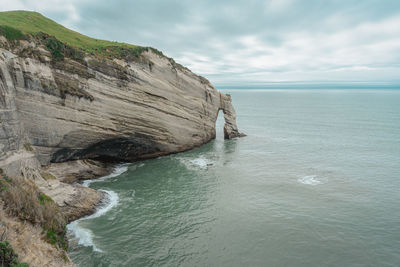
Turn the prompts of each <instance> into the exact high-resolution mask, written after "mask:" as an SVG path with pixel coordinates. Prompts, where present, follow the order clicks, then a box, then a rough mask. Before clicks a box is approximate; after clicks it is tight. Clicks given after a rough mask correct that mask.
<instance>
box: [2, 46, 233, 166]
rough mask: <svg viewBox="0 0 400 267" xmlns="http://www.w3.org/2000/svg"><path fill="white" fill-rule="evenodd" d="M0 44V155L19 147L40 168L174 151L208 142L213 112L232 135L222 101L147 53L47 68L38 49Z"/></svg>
mask: <svg viewBox="0 0 400 267" xmlns="http://www.w3.org/2000/svg"><path fill="white" fill-rule="evenodd" d="M1 42H2V43H3V45H2V46H3V47H4V48H8V50H6V49H0V119H1V126H0V155H2V154H3V155H4V153H6V152H7V151H10V150H17V149H20V148H23V147H24V146H25V148H26V149H28V150H30V149H32V150H33V151H34V153H35V154H36V156H37V158H38V159H39V161H40V163H41V164H42V165H47V164H49V163H51V162H64V161H69V160H77V159H97V160H101V161H135V160H139V159H145V158H150V157H156V156H160V155H165V154H169V153H176V152H181V151H185V150H188V149H192V148H194V147H197V146H200V145H202V144H204V143H206V142H208V141H210V140H211V139H213V138H215V122H216V119H217V115H218V111H219V110H222V111H223V112H224V114H225V120H226V124H225V138H233V137H237V136H240V134H239V132H238V129H237V126H236V121H235V120H236V118H235V111H234V109H233V107H232V104H231V98H230V97H229V96H227V95H224V94H222V93H219V92H218V91H217V90H216V89H215V88H214V87H213V86H212V85H211V84H210V83H209V82H208V81H207V80H206V79H204V78H202V77H200V76H197V75H195V74H194V73H192V72H191V71H190V70H188V69H187V68H184V67H182V66H180V65H179V64H176V63H175V62H174V61H173V60H171V59H169V58H167V57H165V56H163V55H160V54H159V53H156V52H155V51H153V50H152V49H148V50H147V51H145V52H143V53H142V54H141V55H140V58H139V59H136V60H128V59H126V60H124V59H114V60H110V59H99V58H96V57H94V56H86V57H85V58H84V59H83V60H79V61H78V60H73V59H70V58H65V59H64V60H63V61H56V62H54V60H53V59H52V58H51V54H50V52H48V51H47V50H46V49H44V48H43V47H42V46H41V45H40V43H36V42H34V41H26V40H21V41H19V44H18V45H17V46H13V47H12V46H11V45H9V44H7V41H6V40H5V39H4V38H3V39H2V40H1ZM10 47H12V49H10ZM26 51H30V52H29V53H28V52H26Z"/></svg>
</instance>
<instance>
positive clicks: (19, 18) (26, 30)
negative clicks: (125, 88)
mask: <svg viewBox="0 0 400 267" xmlns="http://www.w3.org/2000/svg"><path fill="white" fill-rule="evenodd" d="M15 30H17V31H15ZM18 31H20V33H22V34H25V35H27V34H30V35H37V34H40V33H45V34H47V35H49V36H54V37H55V38H57V40H59V41H61V42H62V43H64V44H66V45H68V46H71V47H73V48H78V49H81V50H83V51H85V52H88V53H92V54H94V55H104V56H113V57H117V56H129V55H130V56H136V57H138V56H139V55H140V54H141V53H142V52H143V51H145V50H147V49H149V47H142V46H136V45H130V44H126V43H118V42H111V41H105V40H99V39H94V38H90V37H88V36H86V35H83V34H80V33H78V32H75V31H72V30H70V29H67V28H65V27H64V26H62V25H60V24H58V23H56V22H55V21H53V20H51V19H48V18H46V17H45V16H43V15H41V14H40V13H37V12H31V11H6V12H0V35H4V36H6V38H7V39H9V40H10V39H11V40H14V39H21V36H20V33H19V32H18ZM9 37H10V38H9ZM150 49H153V48H150ZM153 50H154V51H155V52H156V53H160V54H162V53H161V52H159V51H157V50H156V49H153Z"/></svg>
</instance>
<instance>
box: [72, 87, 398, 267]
mask: <svg viewBox="0 0 400 267" xmlns="http://www.w3.org/2000/svg"><path fill="white" fill-rule="evenodd" d="M224 92H229V93H231V95H232V98H233V104H234V106H235V108H236V111H237V114H238V125H239V127H240V129H241V130H242V131H243V132H245V133H246V134H248V136H247V137H246V138H242V139H235V140H228V141H224V140H223V139H222V138H223V134H222V131H221V130H222V125H223V119H222V118H221V119H219V120H218V137H217V139H216V140H215V141H213V142H211V143H209V144H207V145H205V146H203V147H201V148H199V149H196V150H193V151H189V152H187V153H182V154H177V155H171V156H166V157H162V158H158V159H154V160H148V161H144V162H137V163H133V164H130V165H125V166H121V167H120V168H119V171H120V172H123V171H124V170H125V169H127V171H126V172H123V173H122V174H120V175H119V176H115V177H108V178H107V179H104V181H99V182H96V183H92V184H91V185H90V186H91V187H93V188H97V189H103V190H107V191H108V192H111V193H114V194H115V195H112V196H111V202H110V204H108V208H109V210H108V211H107V210H105V211H107V212H104V214H101V213H100V214H98V215H99V216H93V217H92V218H89V219H86V220H81V221H78V222H77V223H76V224H75V225H73V226H71V225H70V227H69V229H70V233H69V235H70V240H71V241H70V242H71V249H70V255H71V257H72V260H73V261H74V262H75V263H76V264H77V265H79V266H308V267H309V266H400V90H265V91H262V90H260V91H258V90H231V91H229V90H224ZM75 235H77V236H78V238H77V237H76V236H75Z"/></svg>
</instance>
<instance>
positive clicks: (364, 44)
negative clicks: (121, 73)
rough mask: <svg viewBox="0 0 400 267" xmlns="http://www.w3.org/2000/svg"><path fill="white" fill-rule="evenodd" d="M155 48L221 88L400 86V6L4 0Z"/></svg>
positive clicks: (246, 0)
mask: <svg viewBox="0 0 400 267" xmlns="http://www.w3.org/2000/svg"><path fill="white" fill-rule="evenodd" d="M21 9H24V10H33V11H37V12H40V13H42V14H43V15H45V16H47V17H49V18H51V19H53V20H55V21H57V22H58V23H60V24H63V25H64V26H66V27H68V28H70V29H73V30H76V31H78V32H80V33H83V34H85V35H88V36H91V37H95V38H100V39H106V40H112V41H119V42H126V43H131V44H136V45H143V46H152V47H155V48H157V49H159V50H161V51H163V53H164V54H166V55H168V56H170V57H173V58H174V59H175V60H176V61H177V62H179V63H181V64H182V65H185V66H187V67H188V68H190V69H191V70H192V71H194V72H195V73H197V74H200V75H203V76H205V77H206V78H208V79H209V80H210V81H211V82H212V83H214V84H215V85H240V84H267V83H282V82H283V83H378V84H379V83H395V84H400V0H218V1H215V0H196V1H195V0H190V1H189V0H113V1H110V0H0V10H2V11H5V10H21Z"/></svg>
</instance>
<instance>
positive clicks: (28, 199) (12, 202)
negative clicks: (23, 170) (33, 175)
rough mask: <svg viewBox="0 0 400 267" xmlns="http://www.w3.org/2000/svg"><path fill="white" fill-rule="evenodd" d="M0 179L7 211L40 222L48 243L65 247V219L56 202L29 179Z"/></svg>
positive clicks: (24, 218) (35, 222) (0, 193)
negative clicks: (3, 188)
mask: <svg viewBox="0 0 400 267" xmlns="http://www.w3.org/2000/svg"><path fill="white" fill-rule="evenodd" d="M0 181H1V184H2V185H3V186H4V187H6V190H2V191H1V192H0V195H1V197H2V198H3V201H4V203H5V207H6V210H7V212H8V213H9V214H10V215H13V216H16V217H18V218H20V219H21V220H26V221H29V222H31V223H33V224H40V225H41V226H42V227H43V229H44V234H45V239H46V240H47V241H48V242H49V243H51V244H53V245H56V244H57V245H58V246H59V247H60V248H62V249H67V247H68V242H67V240H66V239H65V234H66V221H65V218H64V216H63V215H62V214H61V213H60V211H59V209H58V206H57V204H56V203H55V202H54V201H53V200H52V199H51V198H50V197H49V196H47V195H45V194H43V193H42V192H40V190H39V189H38V188H37V186H36V185H35V184H34V183H33V182H32V181H30V180H29V179H26V178H22V177H19V178H13V179H8V180H6V179H5V178H4V177H2V176H1V175H0Z"/></svg>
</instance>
